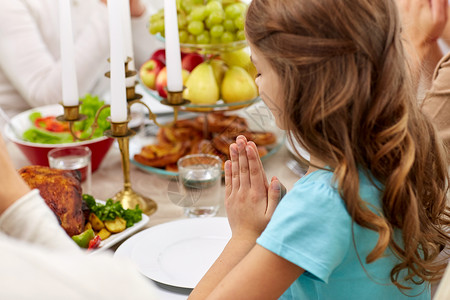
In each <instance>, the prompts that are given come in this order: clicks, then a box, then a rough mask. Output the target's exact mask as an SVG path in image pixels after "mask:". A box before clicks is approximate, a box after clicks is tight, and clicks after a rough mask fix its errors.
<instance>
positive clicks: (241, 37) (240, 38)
mask: <svg viewBox="0 0 450 300" xmlns="http://www.w3.org/2000/svg"><path fill="white" fill-rule="evenodd" d="M236 39H237V40H238V41H243V40H245V33H244V30H239V31H238V32H236Z"/></svg>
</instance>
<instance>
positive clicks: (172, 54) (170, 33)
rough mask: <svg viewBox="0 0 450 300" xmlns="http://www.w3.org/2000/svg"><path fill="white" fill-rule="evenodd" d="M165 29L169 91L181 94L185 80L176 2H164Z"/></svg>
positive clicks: (166, 0) (174, 0)
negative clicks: (182, 68)
mask: <svg viewBox="0 0 450 300" xmlns="http://www.w3.org/2000/svg"><path fill="white" fill-rule="evenodd" d="M164 27H165V40H166V67H167V90H168V91H170V92H180V91H182V90H183V79H182V77H181V54H180V39H179V36H178V19H177V5H176V0H164Z"/></svg>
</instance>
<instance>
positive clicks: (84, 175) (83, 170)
mask: <svg viewBox="0 0 450 300" xmlns="http://www.w3.org/2000/svg"><path fill="white" fill-rule="evenodd" d="M47 156H48V164H49V166H50V168H54V169H61V170H72V171H78V172H80V175H81V181H82V182H84V183H85V188H84V190H83V193H85V194H90V193H91V173H92V170H91V150H90V149H89V148H88V147H82V146H79V147H70V148H55V149H52V150H50V151H49V152H48V155H47Z"/></svg>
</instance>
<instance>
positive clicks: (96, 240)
mask: <svg viewBox="0 0 450 300" xmlns="http://www.w3.org/2000/svg"><path fill="white" fill-rule="evenodd" d="M101 241H102V239H101V238H100V236H98V235H96V236H95V237H94V238H93V239H92V240H90V241H89V246H88V249H97V248H98V247H99V246H100V242H101Z"/></svg>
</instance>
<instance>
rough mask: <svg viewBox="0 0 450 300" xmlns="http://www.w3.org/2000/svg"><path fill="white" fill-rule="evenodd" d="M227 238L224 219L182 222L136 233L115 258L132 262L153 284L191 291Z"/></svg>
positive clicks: (229, 232)
mask: <svg viewBox="0 0 450 300" xmlns="http://www.w3.org/2000/svg"><path fill="white" fill-rule="evenodd" d="M230 238H231V230H230V227H229V225H228V220H227V218H219V217H214V218H199V219H182V220H177V221H173V222H169V223H164V224H160V225H157V226H154V227H151V228H148V229H146V230H144V231H141V232H139V233H138V234H136V235H134V236H133V237H131V238H129V239H128V240H126V241H125V242H124V243H123V244H122V245H120V246H119V248H118V249H117V250H116V252H115V253H114V257H115V258H128V259H131V260H132V261H133V262H134V263H135V264H136V265H137V267H138V269H139V270H140V272H141V273H142V274H144V275H145V276H147V277H148V278H150V279H152V280H154V281H157V282H159V283H163V284H166V285H171V286H175V287H181V288H189V289H193V288H194V287H195V286H196V285H197V283H198V282H199V281H200V279H201V278H202V277H203V275H204V274H205V273H206V271H207V270H208V269H209V267H210V266H211V265H212V264H213V263H214V261H215V260H216V259H217V257H219V255H220V253H221V252H222V250H223V248H224V247H225V245H226V243H227V242H228V240H229V239H230Z"/></svg>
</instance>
